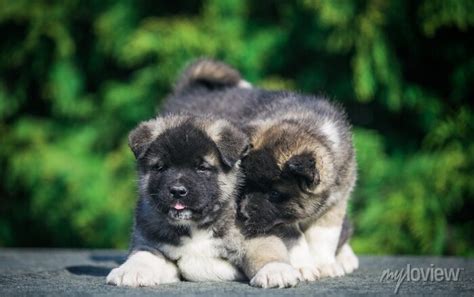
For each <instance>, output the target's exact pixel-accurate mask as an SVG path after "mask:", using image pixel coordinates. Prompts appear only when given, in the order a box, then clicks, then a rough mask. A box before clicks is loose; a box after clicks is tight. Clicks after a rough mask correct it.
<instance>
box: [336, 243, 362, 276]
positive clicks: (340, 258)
mask: <svg viewBox="0 0 474 297" xmlns="http://www.w3.org/2000/svg"><path fill="white" fill-rule="evenodd" d="M336 262H337V263H339V265H341V266H342V268H343V269H344V272H345V273H351V272H353V271H354V270H356V269H357V268H359V258H357V256H356V254H354V251H352V248H351V246H350V245H348V244H347V243H346V244H344V245H343V246H342V247H341V250H340V251H339V253H338V254H337V256H336Z"/></svg>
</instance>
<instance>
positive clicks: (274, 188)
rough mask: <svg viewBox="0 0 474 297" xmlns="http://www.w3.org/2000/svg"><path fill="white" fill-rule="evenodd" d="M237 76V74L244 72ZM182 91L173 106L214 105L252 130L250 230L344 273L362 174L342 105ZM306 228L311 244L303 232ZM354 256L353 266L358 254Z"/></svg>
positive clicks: (198, 88) (246, 223)
mask: <svg viewBox="0 0 474 297" xmlns="http://www.w3.org/2000/svg"><path fill="white" fill-rule="evenodd" d="M218 65H219V67H217V66H216V68H220V69H221V68H222V67H224V66H222V64H218ZM227 67H228V66H227ZM233 77H234V78H235V79H234V82H235V81H236V80H237V78H240V75H233ZM180 91H181V92H182V96H180V97H179V98H177V99H178V100H177V101H176V102H174V103H173V106H171V107H169V110H170V111H173V110H174V109H173V108H179V109H182V108H183V106H185V107H187V108H188V110H192V112H193V113H194V114H197V115H200V114H206V113H207V112H208V110H209V108H211V109H212V110H213V113H214V114H219V115H220V116H221V117H223V118H226V119H229V120H231V121H232V122H233V123H235V124H237V125H239V126H240V127H242V129H244V130H245V131H246V132H247V134H248V135H249V137H250V143H251V145H252V149H251V151H250V153H249V154H248V156H247V157H246V158H244V159H243V161H242V167H243V168H244V171H245V174H246V186H245V188H244V193H243V195H242V197H241V200H240V216H239V219H240V222H241V223H242V230H243V232H244V233H245V235H246V236H247V237H248V238H256V237H261V236H262V235H263V234H267V235H268V234H270V235H272V234H273V235H276V236H277V237H278V238H281V239H283V240H284V242H285V247H286V249H288V252H289V254H290V258H298V257H292V256H291V255H292V254H293V255H302V254H305V256H304V259H299V260H294V261H292V262H295V263H296V262H298V263H312V264H307V265H309V267H298V266H299V265H300V264H295V266H297V267H298V268H301V269H305V270H306V269H308V268H312V267H317V268H318V270H319V272H320V273H321V275H322V276H338V275H342V274H344V272H345V271H344V269H345V266H348V265H344V264H343V263H338V261H337V259H336V250H337V249H338V243H339V238H340V236H341V231H342V229H343V228H342V227H343V220H344V217H345V214H346V207H347V201H348V199H349V196H350V194H351V192H352V190H353V187H354V185H355V181H356V162H355V154H354V149H353V146H352V139H351V137H352V136H351V127H350V125H349V123H348V121H347V118H346V115H345V113H344V112H343V110H342V109H341V108H340V107H338V106H336V105H334V104H332V103H330V102H329V101H328V100H326V99H325V98H322V97H313V96H307V95H302V94H298V93H294V92H286V91H267V90H262V89H258V88H242V87H238V86H234V87H232V86H228V87H226V88H219V89H215V88H209V87H207V86H205V85H202V84H201V85H193V86H192V87H188V88H185V87H184V88H183V87H182V88H180ZM301 236H304V238H305V239H306V243H307V246H306V247H305V246H304V244H301V241H299V240H298V238H300V237H301ZM275 246H277V245H275ZM347 247H348V248H344V250H345V251H347V250H348V249H350V246H348V245H347ZM293 249H296V250H298V251H300V252H298V253H293V252H292V250H293ZM341 250H342V249H341ZM301 251H305V252H304V253H303V252H301ZM272 252H273V253H275V254H278V253H280V251H276V250H275V249H274V250H272ZM346 254H350V253H346ZM352 255H353V253H352ZM350 262H352V266H354V263H356V262H357V258H355V260H354V259H352V260H351V261H350ZM354 268H355V267H352V268H350V269H346V271H347V272H348V271H350V270H353V269H354Z"/></svg>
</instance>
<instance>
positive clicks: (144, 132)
mask: <svg viewBox="0 0 474 297" xmlns="http://www.w3.org/2000/svg"><path fill="white" fill-rule="evenodd" d="M152 138H153V135H152V133H151V127H150V125H149V124H148V123H147V122H145V123H141V124H140V125H138V127H136V128H135V129H133V130H132V132H130V134H129V135H128V145H129V146H130V149H131V150H132V152H133V154H134V155H135V158H136V159H139V158H141V157H142V156H143V155H144V154H145V152H146V150H147V148H148V147H149V145H150V143H151V141H152Z"/></svg>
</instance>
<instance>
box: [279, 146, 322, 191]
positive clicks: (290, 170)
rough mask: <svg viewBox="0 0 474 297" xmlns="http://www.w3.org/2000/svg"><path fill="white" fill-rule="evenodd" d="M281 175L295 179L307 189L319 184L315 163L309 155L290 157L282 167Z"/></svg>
mask: <svg viewBox="0 0 474 297" xmlns="http://www.w3.org/2000/svg"><path fill="white" fill-rule="evenodd" d="M282 175H283V176H285V177H294V178H297V179H298V180H300V181H302V182H304V185H306V186H307V187H311V186H314V185H317V184H319V180H320V176H319V171H318V169H317V168H316V161H315V159H314V157H313V156H312V155H311V154H310V153H303V154H300V155H295V156H292V157H291V158H290V159H289V160H288V161H287V162H286V163H285V165H284V166H283V170H282Z"/></svg>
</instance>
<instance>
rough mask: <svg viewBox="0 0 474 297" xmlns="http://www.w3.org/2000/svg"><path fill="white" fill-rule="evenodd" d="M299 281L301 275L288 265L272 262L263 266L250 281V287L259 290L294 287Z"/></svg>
mask: <svg viewBox="0 0 474 297" xmlns="http://www.w3.org/2000/svg"><path fill="white" fill-rule="evenodd" d="M300 281H301V274H300V273H299V272H298V270H296V269H295V268H293V266H291V265H290V264H286V263H279V262H272V263H268V264H266V265H265V266H263V267H262V268H261V269H260V270H259V271H258V272H257V274H256V275H255V276H254V277H253V278H252V279H251V280H250V285H252V286H254V287H261V288H287V287H294V286H296V285H297V284H298V282H300Z"/></svg>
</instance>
